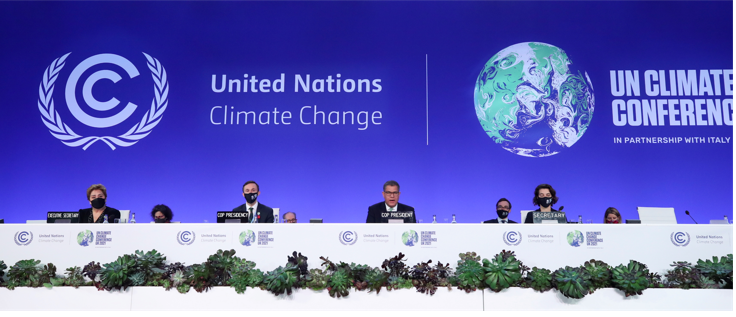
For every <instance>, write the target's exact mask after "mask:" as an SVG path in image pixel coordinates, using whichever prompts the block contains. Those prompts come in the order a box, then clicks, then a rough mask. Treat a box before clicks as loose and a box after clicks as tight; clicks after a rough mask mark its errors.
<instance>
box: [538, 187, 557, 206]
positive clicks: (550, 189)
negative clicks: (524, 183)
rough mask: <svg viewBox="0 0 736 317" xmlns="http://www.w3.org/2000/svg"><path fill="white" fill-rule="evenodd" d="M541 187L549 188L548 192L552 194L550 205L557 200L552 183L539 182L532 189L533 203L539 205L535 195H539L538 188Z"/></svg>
mask: <svg viewBox="0 0 736 317" xmlns="http://www.w3.org/2000/svg"><path fill="white" fill-rule="evenodd" d="M542 188H546V189H549V193H550V194H552V205H554V204H556V203H557V200H558V199H559V198H558V197H557V191H556V190H555V189H554V188H552V185H550V184H540V185H539V186H537V188H535V189H534V205H539V204H537V197H539V190H540V189H542Z"/></svg>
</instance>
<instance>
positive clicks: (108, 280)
mask: <svg viewBox="0 0 736 317" xmlns="http://www.w3.org/2000/svg"><path fill="white" fill-rule="evenodd" d="M103 267H104V268H103V269H102V271H101V272H100V273H99V274H100V285H101V286H102V287H103V288H104V289H105V290H108V291H109V290H113V289H118V290H119V289H122V290H124V289H125V288H127V287H129V286H131V285H133V284H132V281H131V280H130V276H131V275H132V274H134V273H135V272H134V267H135V258H134V257H133V256H131V255H129V254H125V255H123V256H119V257H118V258H117V260H115V261H114V262H110V263H106V264H104V265H103ZM98 288H100V287H99V286H98Z"/></svg>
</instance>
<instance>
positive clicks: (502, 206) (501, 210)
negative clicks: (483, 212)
mask: <svg viewBox="0 0 736 317" xmlns="http://www.w3.org/2000/svg"><path fill="white" fill-rule="evenodd" d="M510 212H511V202H510V201H509V200H508V199H506V198H501V199H499V200H498V202H497V203H496V214H498V218H496V219H491V220H486V221H483V223H516V221H513V220H511V219H509V213H510Z"/></svg>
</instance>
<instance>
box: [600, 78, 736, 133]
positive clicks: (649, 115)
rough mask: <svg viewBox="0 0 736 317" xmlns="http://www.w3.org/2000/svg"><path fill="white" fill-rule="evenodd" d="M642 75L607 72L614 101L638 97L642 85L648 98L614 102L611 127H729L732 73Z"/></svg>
mask: <svg viewBox="0 0 736 317" xmlns="http://www.w3.org/2000/svg"><path fill="white" fill-rule="evenodd" d="M643 74H644V76H643V79H642V77H640V76H639V75H640V73H639V71H638V70H612V71H610V75H611V94H612V95H613V96H614V97H639V96H641V87H642V85H641V84H642V83H643V86H644V93H645V94H646V96H648V97H650V98H646V99H645V98H619V99H614V100H613V102H612V105H611V106H612V107H611V108H612V111H613V124H614V125H616V126H627V125H628V126H720V125H727V126H732V125H733V97H730V96H733V70H732V69H710V70H709V69H701V70H694V69H689V70H668V71H665V70H646V71H644V72H643ZM683 96H686V97H685V98H683ZM687 96H691V97H690V98H687ZM693 96H703V97H702V98H693ZM721 96H729V97H721ZM674 97H679V98H674Z"/></svg>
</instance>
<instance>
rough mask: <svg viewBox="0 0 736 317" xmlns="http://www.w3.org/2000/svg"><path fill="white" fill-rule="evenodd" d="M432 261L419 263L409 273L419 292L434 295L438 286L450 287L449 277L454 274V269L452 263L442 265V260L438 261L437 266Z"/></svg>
mask: <svg viewBox="0 0 736 317" xmlns="http://www.w3.org/2000/svg"><path fill="white" fill-rule="evenodd" d="M430 263H432V260H429V261H427V262H421V263H418V264H417V265H415V266H413V267H412V269H411V271H410V272H409V274H410V276H411V279H412V285H414V287H416V289H417V292H420V293H425V294H430V295H434V293H435V292H436V291H437V288H438V286H448V287H449V284H448V283H447V278H448V277H449V276H450V275H452V269H451V268H450V264H446V265H442V262H438V263H437V264H436V265H435V266H431V265H430Z"/></svg>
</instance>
